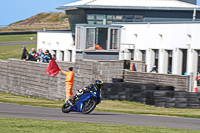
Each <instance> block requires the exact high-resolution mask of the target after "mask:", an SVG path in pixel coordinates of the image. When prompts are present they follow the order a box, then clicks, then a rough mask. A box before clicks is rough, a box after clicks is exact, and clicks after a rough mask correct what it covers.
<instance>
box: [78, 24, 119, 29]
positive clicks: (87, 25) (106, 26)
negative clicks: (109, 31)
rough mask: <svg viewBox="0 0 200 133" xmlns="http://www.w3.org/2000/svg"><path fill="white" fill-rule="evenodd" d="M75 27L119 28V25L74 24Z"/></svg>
mask: <svg viewBox="0 0 200 133" xmlns="http://www.w3.org/2000/svg"><path fill="white" fill-rule="evenodd" d="M76 27H95V28H121V27H122V26H120V25H97V24H76Z"/></svg>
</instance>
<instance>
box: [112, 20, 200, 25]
mask: <svg viewBox="0 0 200 133" xmlns="http://www.w3.org/2000/svg"><path fill="white" fill-rule="evenodd" d="M111 24H113V25H115V24H200V21H164V22H112V23H111Z"/></svg>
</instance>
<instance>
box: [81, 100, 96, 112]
mask: <svg viewBox="0 0 200 133" xmlns="http://www.w3.org/2000/svg"><path fill="white" fill-rule="evenodd" d="M95 107H96V100H95V99H87V100H86V101H85V102H84V104H83V108H82V113H83V114H89V113H91V112H92V111H93V110H94V109H95Z"/></svg>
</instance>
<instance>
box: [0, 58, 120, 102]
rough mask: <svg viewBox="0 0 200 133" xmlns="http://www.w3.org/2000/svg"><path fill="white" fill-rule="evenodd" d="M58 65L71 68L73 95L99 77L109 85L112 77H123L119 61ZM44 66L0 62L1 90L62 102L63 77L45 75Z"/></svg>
mask: <svg viewBox="0 0 200 133" xmlns="http://www.w3.org/2000/svg"><path fill="white" fill-rule="evenodd" d="M57 63H58V65H59V67H60V68H61V69H62V70H65V71H66V70H67V69H68V68H69V67H74V71H75V75H74V86H73V91H74V92H75V90H76V89H81V88H83V87H84V86H87V85H89V84H91V83H93V82H94V81H95V80H97V79H99V78H98V75H99V76H100V77H101V78H102V80H103V81H104V82H111V81H112V78H113V77H118V78H122V74H123V72H122V68H123V62H120V61H113V62H112V61H111V62H106V61H105V62H104V61H101V62H98V61H80V60H77V62H76V63H71V62H59V61H57ZM47 65H48V64H46V63H39V62H25V61H21V60H18V59H9V60H7V61H3V60H0V91H1V92H10V93H12V94H16V95H24V96H32V97H41V98H46V99H54V100H56V99H64V98H65V77H66V76H65V75H64V74H61V73H59V74H58V75H57V76H55V77H54V78H53V77H51V76H48V75H47V74H46V73H45V70H46V68H47ZM116 70H118V71H116Z"/></svg>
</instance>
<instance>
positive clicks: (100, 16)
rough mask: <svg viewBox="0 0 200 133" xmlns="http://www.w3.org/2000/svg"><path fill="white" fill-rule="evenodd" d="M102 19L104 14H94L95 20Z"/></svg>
mask: <svg viewBox="0 0 200 133" xmlns="http://www.w3.org/2000/svg"><path fill="white" fill-rule="evenodd" d="M103 19H104V15H96V20H103Z"/></svg>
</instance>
